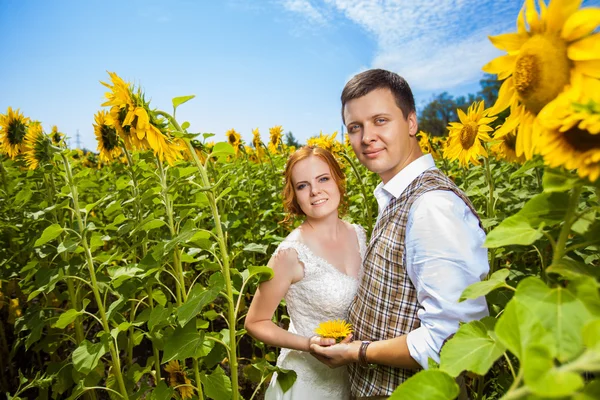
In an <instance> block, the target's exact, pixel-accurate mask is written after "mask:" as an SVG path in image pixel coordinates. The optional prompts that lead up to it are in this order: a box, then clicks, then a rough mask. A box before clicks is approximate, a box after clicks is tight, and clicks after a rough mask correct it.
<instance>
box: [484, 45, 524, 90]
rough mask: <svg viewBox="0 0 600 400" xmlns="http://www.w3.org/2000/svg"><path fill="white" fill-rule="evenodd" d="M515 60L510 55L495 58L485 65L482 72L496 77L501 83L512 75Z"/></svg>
mask: <svg viewBox="0 0 600 400" xmlns="http://www.w3.org/2000/svg"><path fill="white" fill-rule="evenodd" d="M490 39H491V37H490ZM516 60H517V56H516V55H510V54H508V55H505V56H500V57H496V58H494V59H493V60H492V61H490V62H489V63H487V64H485V65H484V66H483V68H482V70H483V71H484V72H487V73H488V74H495V75H498V80H500V81H501V80H504V79H506V78H508V77H509V76H510V75H511V74H512V72H513V70H514V68H515V61H516Z"/></svg>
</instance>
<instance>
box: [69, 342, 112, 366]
mask: <svg viewBox="0 0 600 400" xmlns="http://www.w3.org/2000/svg"><path fill="white" fill-rule="evenodd" d="M107 351H108V344H107V343H106V341H105V340H102V341H100V342H98V343H91V342H89V341H87V340H84V341H83V342H81V343H80V344H79V347H77V348H76V349H75V351H74V352H73V366H74V367H75V369H76V370H77V371H79V372H81V373H82V374H84V375H87V374H89V373H90V372H91V371H92V370H93V369H94V368H96V366H97V365H98V361H100V358H101V357H102V356H103V355H104V354H106V352H107Z"/></svg>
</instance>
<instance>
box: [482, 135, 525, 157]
mask: <svg viewBox="0 0 600 400" xmlns="http://www.w3.org/2000/svg"><path fill="white" fill-rule="evenodd" d="M494 139H495V140H496V141H495V143H494V144H493V145H492V147H490V151H491V152H492V153H494V154H495V155H496V158H497V159H499V160H506V161H508V162H515V163H519V164H522V163H523V162H524V161H525V156H524V155H520V156H517V150H516V146H517V135H516V133H515V132H514V131H512V132H506V133H504V134H503V135H502V136H498V135H495V136H494Z"/></svg>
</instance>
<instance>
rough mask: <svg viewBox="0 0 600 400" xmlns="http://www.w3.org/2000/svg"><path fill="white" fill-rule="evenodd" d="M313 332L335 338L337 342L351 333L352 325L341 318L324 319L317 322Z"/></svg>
mask: <svg viewBox="0 0 600 400" xmlns="http://www.w3.org/2000/svg"><path fill="white" fill-rule="evenodd" d="M315 333H316V334H317V335H319V336H321V337H324V338H332V339H335V340H336V342H338V343H339V342H341V341H342V340H343V339H344V338H345V337H346V336H348V335H349V334H351V333H352V325H350V324H349V323H348V322H346V321H344V320H343V319H336V320H332V321H325V322H321V323H320V324H319V326H318V327H317V328H316V329H315Z"/></svg>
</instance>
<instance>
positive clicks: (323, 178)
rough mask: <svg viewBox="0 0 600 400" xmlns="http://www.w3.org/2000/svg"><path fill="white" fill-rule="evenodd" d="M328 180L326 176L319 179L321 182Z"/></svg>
mask: <svg viewBox="0 0 600 400" xmlns="http://www.w3.org/2000/svg"><path fill="white" fill-rule="evenodd" d="M328 180H329V177H328V176H324V177H322V178H321V179H319V181H321V182H327V181H328Z"/></svg>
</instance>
